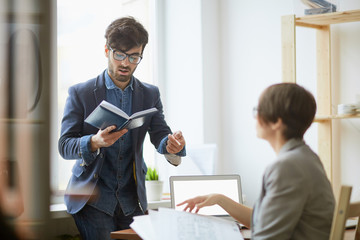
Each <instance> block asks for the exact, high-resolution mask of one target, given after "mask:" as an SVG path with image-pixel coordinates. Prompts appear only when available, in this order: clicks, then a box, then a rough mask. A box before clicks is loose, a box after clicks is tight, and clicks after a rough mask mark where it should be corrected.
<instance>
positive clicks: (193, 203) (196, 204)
mask: <svg viewBox="0 0 360 240" xmlns="http://www.w3.org/2000/svg"><path fill="white" fill-rule="evenodd" d="M220 198H221V195H220V194H209V195H204V196H198V197H195V198H191V199H188V200H186V201H184V202H182V203H179V204H177V205H176V206H181V205H184V204H187V205H186V206H185V208H184V211H189V212H192V211H193V210H194V209H195V213H198V212H199V210H200V209H201V208H203V207H206V206H212V205H215V204H218V201H219V199H220Z"/></svg>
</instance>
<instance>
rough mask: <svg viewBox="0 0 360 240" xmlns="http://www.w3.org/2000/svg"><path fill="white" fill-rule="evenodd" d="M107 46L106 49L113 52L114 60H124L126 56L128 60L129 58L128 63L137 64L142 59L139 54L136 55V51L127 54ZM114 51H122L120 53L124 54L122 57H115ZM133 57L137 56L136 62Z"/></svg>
mask: <svg viewBox="0 0 360 240" xmlns="http://www.w3.org/2000/svg"><path fill="white" fill-rule="evenodd" d="M107 47H108V49H109V50H110V51H112V52H113V58H114V59H115V60H116V61H124V60H125V59H126V58H128V60H129V62H130V63H132V64H136V65H137V64H139V63H140V62H141V60H142V58H143V57H142V56H141V55H140V56H139V55H137V54H136V53H135V54H127V53H124V52H123V51H120V50H114V49H112V48H111V47H110V46H107ZM116 52H120V53H122V54H124V56H125V57H124V58H123V59H116V57H115V53H116ZM134 57H136V58H138V61H137V62H136V61H135V60H134Z"/></svg>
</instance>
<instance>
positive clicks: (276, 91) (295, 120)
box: [258, 83, 316, 139]
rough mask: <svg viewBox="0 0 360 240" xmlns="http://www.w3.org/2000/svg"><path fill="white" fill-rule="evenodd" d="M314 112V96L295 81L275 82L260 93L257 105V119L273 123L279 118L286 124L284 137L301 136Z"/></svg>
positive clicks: (312, 118)
mask: <svg viewBox="0 0 360 240" xmlns="http://www.w3.org/2000/svg"><path fill="white" fill-rule="evenodd" d="M315 113H316V102H315V99H314V96H313V95H312V94H311V93H310V92H309V91H307V90H306V89H305V88H303V87H301V86H299V85H297V84H295V83H280V84H275V85H272V86H270V87H268V88H267V89H265V91H264V92H263V93H262V95H261V97H260V101H259V105H258V117H259V120H261V121H263V122H264V123H269V122H272V123H275V122H276V121H277V120H278V119H279V118H280V119H281V120H282V122H283V123H284V124H285V125H286V128H285V130H284V132H283V136H284V137H285V139H290V138H301V139H302V138H303V136H304V133H305V132H306V130H307V129H308V128H309V127H310V125H311V123H312V122H313V120H314V117H315Z"/></svg>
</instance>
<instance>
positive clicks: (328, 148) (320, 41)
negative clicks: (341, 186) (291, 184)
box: [316, 25, 338, 183]
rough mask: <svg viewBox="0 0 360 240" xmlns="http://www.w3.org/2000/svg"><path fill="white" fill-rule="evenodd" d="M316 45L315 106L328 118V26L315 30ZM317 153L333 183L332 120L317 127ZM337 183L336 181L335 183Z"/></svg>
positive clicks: (330, 104)
mask: <svg viewBox="0 0 360 240" xmlns="http://www.w3.org/2000/svg"><path fill="white" fill-rule="evenodd" d="M316 45H317V78H318V80H317V105H318V111H317V114H318V115H324V116H330V115H331V114H332V111H331V106H332V101H331V100H332V99H331V53H330V47H331V44H330V26H329V25H325V26H323V27H322V28H320V29H317V30H316ZM318 136H319V139H318V152H319V156H320V159H321V160H322V162H323V164H324V167H325V171H326V173H327V174H328V177H329V179H330V180H331V182H333V183H334V179H333V169H332V120H328V121H323V122H320V123H319V125H318ZM335 182H338V181H335Z"/></svg>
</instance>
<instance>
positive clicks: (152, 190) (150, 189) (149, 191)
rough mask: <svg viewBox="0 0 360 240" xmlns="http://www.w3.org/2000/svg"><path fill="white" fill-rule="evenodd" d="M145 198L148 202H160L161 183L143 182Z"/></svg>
mask: <svg viewBox="0 0 360 240" xmlns="http://www.w3.org/2000/svg"><path fill="white" fill-rule="evenodd" d="M145 187H146V196H147V200H148V201H160V200H161V196H162V190H163V182H162V181H145Z"/></svg>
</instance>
